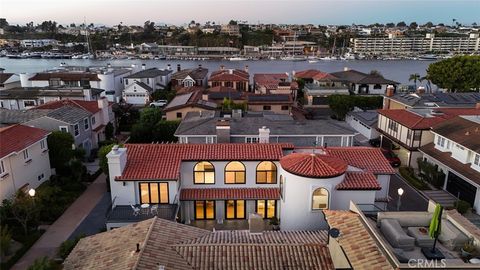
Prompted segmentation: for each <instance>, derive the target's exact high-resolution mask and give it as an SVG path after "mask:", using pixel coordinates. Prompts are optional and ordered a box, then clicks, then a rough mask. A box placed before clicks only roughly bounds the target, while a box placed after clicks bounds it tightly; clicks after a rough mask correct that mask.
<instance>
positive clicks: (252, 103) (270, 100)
mask: <svg viewBox="0 0 480 270" xmlns="http://www.w3.org/2000/svg"><path fill="white" fill-rule="evenodd" d="M293 103H294V102H293V98H292V95H291V94H265V95H263V94H250V95H247V106H248V110H249V111H252V112H274V113H279V114H290V113H291V111H292V106H293Z"/></svg>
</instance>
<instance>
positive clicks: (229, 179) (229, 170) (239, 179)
mask: <svg viewBox="0 0 480 270" xmlns="http://www.w3.org/2000/svg"><path fill="white" fill-rule="evenodd" d="M225 184H245V165H243V163H241V162H240V161H232V162H230V163H228V164H227V166H225Z"/></svg>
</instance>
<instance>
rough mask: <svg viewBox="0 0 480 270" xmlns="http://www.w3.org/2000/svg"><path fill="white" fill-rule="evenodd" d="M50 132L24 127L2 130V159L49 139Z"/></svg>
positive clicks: (0, 155)
mask: <svg viewBox="0 0 480 270" xmlns="http://www.w3.org/2000/svg"><path fill="white" fill-rule="evenodd" d="M49 133H50V132H48V131H46V130H43V129H39V128H34V127H29V126H23V125H13V126H9V127H4V128H1V129H0V145H1V147H0V158H4V157H6V156H8V155H10V154H11V153H15V152H18V151H22V150H23V149H25V148H27V147H28V146H30V145H32V144H34V143H36V142H38V141H40V140H41V139H43V138H45V137H47V135H48V134H49Z"/></svg>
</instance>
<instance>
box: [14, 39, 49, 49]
mask: <svg viewBox="0 0 480 270" xmlns="http://www.w3.org/2000/svg"><path fill="white" fill-rule="evenodd" d="M57 45H58V40H55V39H22V40H21V41H20V46H22V47H24V48H41V47H45V46H57Z"/></svg>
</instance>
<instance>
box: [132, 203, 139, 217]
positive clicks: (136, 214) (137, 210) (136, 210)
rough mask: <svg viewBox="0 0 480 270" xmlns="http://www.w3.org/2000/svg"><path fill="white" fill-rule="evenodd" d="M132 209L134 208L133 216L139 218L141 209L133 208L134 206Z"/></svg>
mask: <svg viewBox="0 0 480 270" xmlns="http://www.w3.org/2000/svg"><path fill="white" fill-rule="evenodd" d="M130 207H132V210H133V215H134V216H138V214H140V208H138V207H135V206H133V205H132V204H131V205H130Z"/></svg>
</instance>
